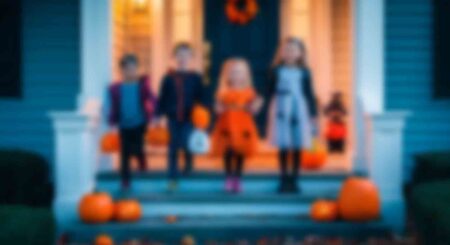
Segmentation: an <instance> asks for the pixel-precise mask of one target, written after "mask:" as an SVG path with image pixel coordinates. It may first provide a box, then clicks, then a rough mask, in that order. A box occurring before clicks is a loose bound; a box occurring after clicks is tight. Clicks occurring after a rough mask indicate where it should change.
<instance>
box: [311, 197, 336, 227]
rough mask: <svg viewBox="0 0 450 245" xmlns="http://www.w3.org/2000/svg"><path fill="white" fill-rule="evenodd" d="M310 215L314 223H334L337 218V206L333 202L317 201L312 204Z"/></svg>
mask: <svg viewBox="0 0 450 245" xmlns="http://www.w3.org/2000/svg"><path fill="white" fill-rule="evenodd" d="M310 215H311V218H312V219H313V220H315V221H319V222H330V221H334V220H336V219H337V217H338V205H337V203H336V202H334V201H326V200H318V201H316V202H314V203H313V204H312V206H311V213H310Z"/></svg>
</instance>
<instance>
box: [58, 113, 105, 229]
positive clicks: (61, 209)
mask: <svg viewBox="0 0 450 245" xmlns="http://www.w3.org/2000/svg"><path fill="white" fill-rule="evenodd" d="M50 117H51V118H52V120H53V130H54V132H55V133H54V137H55V150H56V151H55V169H56V171H55V173H56V176H55V186H56V197H55V203H54V208H55V211H56V214H57V218H58V221H61V220H67V219H75V218H76V210H74V207H76V204H77V203H78V201H79V199H80V197H81V196H82V195H84V194H85V193H87V192H90V191H92V190H93V189H94V186H95V168H96V163H97V156H98V154H97V151H98V128H99V117H97V116H93V115H87V114H81V113H78V112H53V113H51V114H50Z"/></svg>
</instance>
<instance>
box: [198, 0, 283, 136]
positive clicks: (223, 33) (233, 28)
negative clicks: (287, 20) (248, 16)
mask: <svg viewBox="0 0 450 245" xmlns="http://www.w3.org/2000/svg"><path fill="white" fill-rule="evenodd" d="M204 1H205V2H204V3H205V4H204V16H205V18H204V23H205V35H206V42H209V44H210V45H211V53H210V62H211V67H210V71H209V74H208V75H209V77H210V83H211V84H210V85H211V86H210V89H211V91H209V93H208V94H209V95H210V100H211V103H212V102H213V100H214V94H215V91H216V88H217V84H218V76H219V73H220V68H221V65H222V63H223V62H224V61H225V60H226V59H227V58H230V57H234V56H239V57H243V58H245V59H247V60H248V61H249V63H250V65H251V69H252V73H253V74H252V75H253V83H254V86H255V88H256V90H257V91H258V92H259V93H261V94H264V91H265V88H266V84H267V73H268V69H269V68H270V63H271V61H272V58H273V56H274V53H275V50H276V46H277V43H278V39H279V30H278V27H279V5H280V1H274V0H256V1H257V3H258V5H259V11H258V14H257V15H256V17H255V18H254V19H253V20H252V21H250V22H249V23H248V24H245V25H239V24H233V23H232V22H230V21H229V20H228V18H227V16H226V14H225V4H226V2H227V1H226V0H204ZM241 2H242V5H243V4H244V2H245V1H241ZM266 104H267V103H266ZM265 114H266V113H261V114H260V115H259V116H258V118H257V123H258V127H259V129H260V132H261V133H263V132H264V128H265V121H266V118H265Z"/></svg>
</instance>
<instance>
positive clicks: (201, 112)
mask: <svg viewBox="0 0 450 245" xmlns="http://www.w3.org/2000/svg"><path fill="white" fill-rule="evenodd" d="M210 122H211V116H210V114H209V111H208V110H207V109H206V108H205V107H203V106H199V105H196V106H195V107H194V109H193V111H192V124H194V127H195V128H197V129H206V128H208V127H209V123H210Z"/></svg>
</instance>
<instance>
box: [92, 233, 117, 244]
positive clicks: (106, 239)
mask: <svg viewBox="0 0 450 245" xmlns="http://www.w3.org/2000/svg"><path fill="white" fill-rule="evenodd" d="M94 244H95V245H114V240H113V239H112V238H111V237H110V236H108V235H106V234H101V235H99V236H97V237H96V238H95V242H94Z"/></svg>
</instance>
